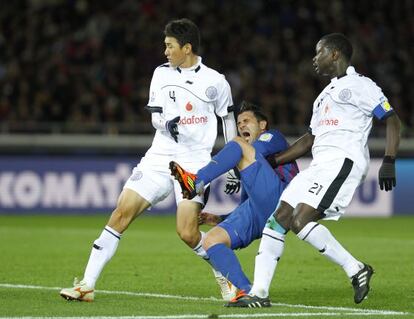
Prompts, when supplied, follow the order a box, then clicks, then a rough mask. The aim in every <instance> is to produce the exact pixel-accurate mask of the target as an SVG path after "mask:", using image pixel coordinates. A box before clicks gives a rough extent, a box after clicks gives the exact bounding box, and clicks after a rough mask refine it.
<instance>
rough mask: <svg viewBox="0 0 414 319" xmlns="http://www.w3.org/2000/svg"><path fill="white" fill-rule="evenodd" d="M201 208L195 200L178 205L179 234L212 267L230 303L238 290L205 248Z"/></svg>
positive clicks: (177, 224)
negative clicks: (213, 261) (218, 267)
mask: <svg viewBox="0 0 414 319" xmlns="http://www.w3.org/2000/svg"><path fill="white" fill-rule="evenodd" d="M201 208H202V204H201V203H199V202H196V201H193V200H192V201H190V200H183V201H180V202H179V203H178V204H177V221H176V228H177V233H178V236H179V237H180V238H181V240H182V241H184V242H185V243H186V244H187V245H188V246H189V247H190V248H192V249H193V251H194V253H195V254H196V255H197V256H199V257H201V258H202V259H203V260H205V261H206V262H208V263H209V264H210V265H211V267H212V271H213V274H214V278H215V279H216V281H217V283H218V285H219V286H220V291H221V295H222V297H223V299H224V300H226V301H228V300H230V299H232V298H234V296H235V294H236V288H235V287H234V286H233V285H232V284H231V283H230V282H228V280H227V279H226V277H224V276H223V275H222V273H221V272H220V271H219V270H218V269H216V268H215V267H214V265H213V264H212V263H211V260H210V258H209V256H208V254H207V252H206V251H205V249H204V248H203V242H204V238H205V233H204V232H202V231H200V230H199V226H198V215H199V213H200V212H201Z"/></svg>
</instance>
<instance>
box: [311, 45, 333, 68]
mask: <svg viewBox="0 0 414 319" xmlns="http://www.w3.org/2000/svg"><path fill="white" fill-rule="evenodd" d="M333 62H334V58H333V52H332V49H330V48H328V47H327V46H326V45H325V42H324V41H323V40H321V41H319V42H318V44H317V45H316V55H315V56H314V58H313V67H314V68H315V72H316V73H317V74H319V75H322V76H331V75H332V74H333V72H334V63H333Z"/></svg>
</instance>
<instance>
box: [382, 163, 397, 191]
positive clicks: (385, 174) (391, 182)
mask: <svg viewBox="0 0 414 319" xmlns="http://www.w3.org/2000/svg"><path fill="white" fill-rule="evenodd" d="M378 182H379V186H380V189H381V190H384V189H385V191H386V192H388V191H390V190H392V188H393V187H395V185H397V180H396V177H395V159H394V158H392V157H391V156H384V159H383V161H382V165H381V167H380V169H379V172H378Z"/></svg>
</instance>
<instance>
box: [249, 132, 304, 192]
mask: <svg viewBox="0 0 414 319" xmlns="http://www.w3.org/2000/svg"><path fill="white" fill-rule="evenodd" d="M253 147H254V148H255V149H256V152H260V153H261V154H262V155H263V157H265V158H266V157H267V156H269V155H274V154H277V153H280V152H282V151H284V150H286V149H287V148H288V147H289V143H288V142H287V141H286V138H285V137H284V136H283V135H282V133H280V132H279V131H278V130H275V129H271V130H268V131H266V132H263V133H262V134H260V135H259V137H258V139H257V140H256V141H254V142H253ZM275 172H276V174H277V175H278V176H279V178H280V180H281V181H282V182H283V183H284V184H288V183H290V181H291V180H292V179H293V177H295V175H296V174H297V173H298V172H299V168H298V165H297V164H296V162H292V163H287V164H283V165H279V166H278V167H276V168H275Z"/></svg>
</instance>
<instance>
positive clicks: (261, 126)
mask: <svg viewBox="0 0 414 319" xmlns="http://www.w3.org/2000/svg"><path fill="white" fill-rule="evenodd" d="M259 127H260V129H261V130H262V131H265V130H267V121H265V120H263V121H260V122H259Z"/></svg>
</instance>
